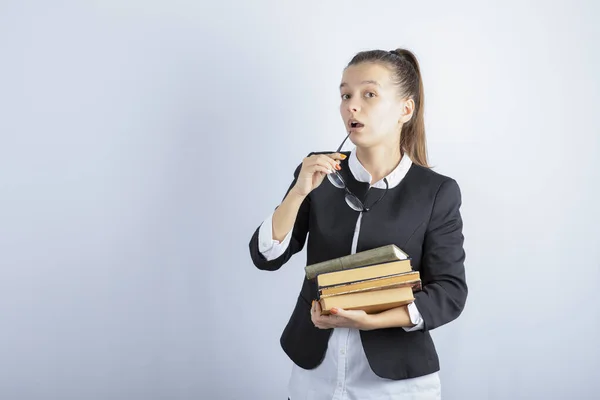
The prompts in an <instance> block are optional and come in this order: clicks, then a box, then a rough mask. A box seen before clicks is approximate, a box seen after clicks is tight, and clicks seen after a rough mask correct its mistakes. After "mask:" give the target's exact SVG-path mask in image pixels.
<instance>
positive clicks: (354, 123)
mask: <svg viewBox="0 0 600 400" xmlns="http://www.w3.org/2000/svg"><path fill="white" fill-rule="evenodd" d="M349 125H350V128H362V127H364V124H362V123H361V122H359V121H356V120H350V123H349Z"/></svg>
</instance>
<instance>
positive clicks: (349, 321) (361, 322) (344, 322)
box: [310, 301, 372, 330]
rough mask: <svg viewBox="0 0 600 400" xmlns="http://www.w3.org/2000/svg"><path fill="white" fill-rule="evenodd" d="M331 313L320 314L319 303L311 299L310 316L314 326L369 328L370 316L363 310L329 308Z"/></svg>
mask: <svg viewBox="0 0 600 400" xmlns="http://www.w3.org/2000/svg"><path fill="white" fill-rule="evenodd" d="M330 312H331V314H329V315H325V314H322V310H321V304H320V303H319V302H318V301H313V304H312V308H311V309H310V316H311V320H312V322H313V324H314V325H315V327H317V328H319V329H331V328H356V329H360V330H370V329H372V328H371V320H372V316H371V315H369V314H367V313H366V312H364V311H363V310H343V309H341V308H333V309H331V311H330Z"/></svg>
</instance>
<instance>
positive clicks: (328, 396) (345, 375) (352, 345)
mask: <svg viewBox="0 0 600 400" xmlns="http://www.w3.org/2000/svg"><path fill="white" fill-rule="evenodd" d="M411 165H412V160H411V159H410V158H409V156H408V154H406V153H405V154H404V156H403V157H402V159H401V161H400V163H399V164H398V166H397V167H396V168H395V169H394V170H393V171H392V172H391V173H390V174H389V175H388V176H387V177H386V178H387V181H388V185H389V188H390V189H391V188H393V187H395V186H397V185H398V184H399V183H400V181H402V179H403V178H404V176H405V175H406V173H407V172H408V170H409V169H410V166H411ZM348 166H349V168H350V172H351V173H352V175H353V176H354V178H355V179H356V180H357V181H359V182H371V179H372V177H371V174H370V173H369V172H368V171H367V170H366V169H365V168H364V166H363V165H362V164H361V163H360V161H359V160H358V158H357V157H356V151H355V149H353V150H352V152H351V153H350V158H349V159H348ZM325 181H326V182H325ZM325 181H324V182H323V183H322V184H330V183H329V181H328V180H327V179H326V180H325ZM371 187H374V188H380V189H385V183H384V182H383V179H382V180H380V181H378V182H375V183H374V184H372V185H371ZM344 205H345V206H347V205H346V204H344ZM272 217H273V214H271V215H269V217H267V219H266V220H265V221H264V222H263V223H262V225H261V226H260V229H259V237H258V243H259V245H258V246H259V251H260V252H261V253H262V254H263V256H264V257H265V258H266V259H267V260H273V259H275V258H277V257H279V256H280V255H281V254H283V252H284V251H285V249H286V248H287V247H288V245H289V243H290V240H291V235H292V231H291V230H290V232H288V234H287V235H286V237H285V238H284V239H283V241H282V242H281V243H280V242H278V241H276V240H273V224H272ZM361 219H362V213H360V215H359V216H358V220H357V221H356V228H355V230H354V237H353V239H352V249H351V254H354V253H356V246H357V242H358V236H359V232H360V223H361ZM408 311H409V315H410V320H411V322H412V323H413V324H415V326H413V327H405V328H404V329H405V330H406V331H412V330H417V329H422V327H423V319H422V317H421V314H420V313H419V310H418V309H417V307H416V305H415V304H414V303H411V304H409V305H408ZM288 391H289V393H288V396H289V398H290V400H384V399H411V400H412V399H414V400H417V399H440V398H441V393H440V392H441V388H440V380H439V374H438V373H437V372H435V373H433V374H429V375H425V376H421V377H417V378H411V379H404V380H391V379H384V378H381V377H379V376H377V375H375V373H374V372H373V371H372V370H371V368H370V366H369V362H368V360H367V358H366V356H365V352H364V350H363V347H362V342H361V339H360V331H359V330H358V329H351V328H335V329H334V330H333V332H332V334H331V337H330V338H329V343H328V347H327V352H326V354H325V359H324V360H323V362H322V363H321V364H320V365H319V366H318V367H316V368H315V369H312V370H305V369H303V368H301V367H299V366H297V365H295V364H294V365H293V367H292V374H291V377H290V381H289V385H288Z"/></svg>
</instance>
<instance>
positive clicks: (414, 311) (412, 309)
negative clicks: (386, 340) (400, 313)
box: [403, 302, 425, 332]
mask: <svg viewBox="0 0 600 400" xmlns="http://www.w3.org/2000/svg"><path fill="white" fill-rule="evenodd" d="M407 308H408V315H409V316H410V322H412V323H413V324H415V326H411V327H407V326H405V327H403V328H404V330H405V331H406V332H412V331H417V330H419V329H422V328H423V325H424V324H425V323H424V322H423V317H422V316H421V313H420V312H419V309H418V308H417V306H416V305H415V303H414V302H413V303H410V304H409V305H408V307H407Z"/></svg>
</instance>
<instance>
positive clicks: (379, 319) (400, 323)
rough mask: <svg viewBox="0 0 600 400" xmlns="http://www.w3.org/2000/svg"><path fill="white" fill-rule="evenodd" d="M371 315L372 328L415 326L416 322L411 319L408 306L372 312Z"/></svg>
mask: <svg viewBox="0 0 600 400" xmlns="http://www.w3.org/2000/svg"><path fill="white" fill-rule="evenodd" d="M370 317H371V318H370V321H369V327H370V329H383V328H400V327H411V326H414V324H413V323H412V322H411V321H410V315H409V313H408V308H407V306H401V307H396V308H392V309H390V310H386V311H383V312H380V313H378V314H372V315H371V316H370Z"/></svg>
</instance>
